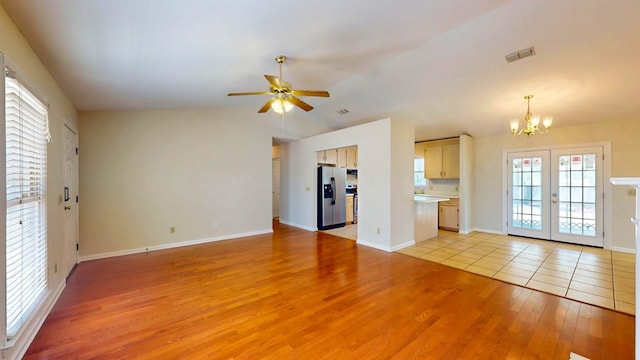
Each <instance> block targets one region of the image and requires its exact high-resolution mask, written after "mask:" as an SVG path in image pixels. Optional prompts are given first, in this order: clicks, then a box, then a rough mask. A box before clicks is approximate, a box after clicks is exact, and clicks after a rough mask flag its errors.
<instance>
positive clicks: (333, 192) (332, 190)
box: [331, 176, 336, 205]
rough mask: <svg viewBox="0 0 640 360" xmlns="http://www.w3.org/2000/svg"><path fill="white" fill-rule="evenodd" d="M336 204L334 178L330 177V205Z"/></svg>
mask: <svg viewBox="0 0 640 360" xmlns="http://www.w3.org/2000/svg"><path fill="white" fill-rule="evenodd" d="M335 204H336V178H334V177H333V176H332V177H331V205H335Z"/></svg>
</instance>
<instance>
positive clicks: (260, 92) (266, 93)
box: [227, 91, 272, 96]
mask: <svg viewBox="0 0 640 360" xmlns="http://www.w3.org/2000/svg"><path fill="white" fill-rule="evenodd" d="M227 95H228V96H240V95H272V93H271V92H269V91H249V92H239V93H228V94H227Z"/></svg>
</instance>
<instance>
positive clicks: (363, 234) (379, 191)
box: [280, 119, 414, 251]
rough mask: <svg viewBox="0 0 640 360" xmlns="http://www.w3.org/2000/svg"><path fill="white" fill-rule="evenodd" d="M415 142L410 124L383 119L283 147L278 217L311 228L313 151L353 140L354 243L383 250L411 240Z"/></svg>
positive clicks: (313, 222) (313, 221) (314, 188)
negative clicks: (355, 173)
mask: <svg viewBox="0 0 640 360" xmlns="http://www.w3.org/2000/svg"><path fill="white" fill-rule="evenodd" d="M413 143H414V137H413V125H412V124H409V123H406V122H402V121H399V120H392V119H383V120H379V121H375V122H371V123H367V124H363V125H358V126H354V127H351V128H347V129H342V130H337V131H333V132H330V133H326V134H322V135H317V136H313V137H310V138H306V139H303V140H300V141H297V142H292V143H289V144H287V145H286V146H283V147H282V151H281V152H280V158H281V168H282V177H283V179H282V188H281V202H280V205H281V211H280V221H281V222H283V223H285V224H290V225H294V226H298V227H301V228H304V229H308V230H312V231H313V230H315V229H316V228H317V224H316V201H317V199H316V191H317V184H316V161H317V157H316V151H320V150H325V149H333V148H338V147H343V146H351V145H357V146H358V201H359V209H358V243H361V244H365V245H368V246H373V247H376V248H379V249H383V250H386V251H391V250H393V249H396V248H400V247H403V246H407V245H408V244H411V243H413V146H414V145H413ZM378 229H380V233H379V234H378V231H377V230H378Z"/></svg>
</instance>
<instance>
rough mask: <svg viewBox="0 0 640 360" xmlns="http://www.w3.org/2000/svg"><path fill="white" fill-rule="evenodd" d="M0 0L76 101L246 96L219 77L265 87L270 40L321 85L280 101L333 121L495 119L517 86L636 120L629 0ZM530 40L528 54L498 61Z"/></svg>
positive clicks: (127, 105)
mask: <svg viewBox="0 0 640 360" xmlns="http://www.w3.org/2000/svg"><path fill="white" fill-rule="evenodd" d="M0 4H1V5H2V6H3V7H4V8H5V10H6V11H7V13H8V14H9V16H10V17H11V18H12V19H13V20H14V21H15V23H16V24H17V26H18V28H19V29H20V30H21V31H22V33H23V34H24V36H25V37H26V38H27V40H28V41H29V43H30V44H31V45H32V46H33V48H34V49H35V51H36V53H37V54H38V56H39V57H40V58H41V59H42V62H43V63H44V64H45V65H46V67H47V68H48V69H49V71H50V72H51V74H52V75H53V77H54V78H55V79H56V80H57V81H58V83H59V84H60V85H61V87H62V88H63V90H64V91H65V92H66V93H67V94H68V95H69V96H70V98H71V100H72V102H73V104H74V105H75V106H76V108H77V109H78V110H80V111H85V110H119V109H162V108H216V107H238V108H249V109H252V110H255V111H257V110H258V109H259V108H260V107H261V106H262V104H263V103H264V102H265V101H266V100H267V99H268V98H267V97H265V96H253V97H252V96H247V97H228V96H227V93H228V92H241V91H266V90H268V84H267V82H266V80H265V79H264V77H263V75H264V74H272V75H277V74H278V66H277V64H276V63H275V61H274V57H275V56H277V55H281V54H282V55H286V56H287V57H288V58H289V60H288V61H287V63H286V64H285V65H284V69H283V71H284V78H285V80H288V81H290V82H291V83H292V84H293V87H294V88H297V89H305V90H328V91H329V92H330V93H331V97H330V98H328V99H325V98H314V97H305V98H304V100H305V101H307V102H308V103H310V104H311V105H313V106H314V107H315V109H314V110H312V111H311V112H309V113H304V112H303V111H301V110H300V109H295V110H294V114H288V115H287V116H289V118H292V119H294V120H295V119H296V117H298V118H305V119H311V120H313V121H316V122H319V123H322V124H324V125H326V126H328V127H330V128H333V129H338V128H344V127H348V126H353V125H356V124H359V123H363V122H367V121H371V120H377V119H380V118H383V117H392V118H399V119H405V120H409V121H412V122H414V123H415V124H416V139H418V140H426V139H436V138H443V137H450V136H456V135H460V134H463V133H467V134H470V135H472V136H483V135H493V134H501V133H508V132H509V124H508V122H509V120H510V119H512V118H523V117H524V113H525V112H526V101H525V100H524V99H523V97H524V96H525V95H527V94H533V95H535V97H534V98H533V100H532V104H531V107H532V110H533V112H534V113H540V114H541V115H553V116H554V126H556V127H561V126H567V125H574V124H578V123H585V122H599V121H607V120H613V119H634V120H638V121H640V117H639V116H638V113H639V110H640V105H639V104H640V102H639V101H638V99H637V97H638V94H640V21H639V20H638V18H639V17H640V1H638V0H615V1H611V0H519V1H507V0H447V1H436V0H393V1H391V0H383V1H375V2H374V1H370V0H367V1H365V0H351V1H344V0H324V1H310V0H309V1H305V0H297V1H293V0H282V1H279V2H272V1H271V2H270V1H261V0H215V1H214V0H182V1H177V0H108V1H107V0H82V1H81V0H0ZM530 46H534V47H535V50H536V53H537V55H536V56H534V57H529V58H525V59H522V60H520V61H517V62H513V63H507V62H506V61H505V58H504V56H505V55H506V54H508V53H511V52H514V51H517V50H520V49H524V48H527V47H530ZM0 51H1V49H0ZM343 108H346V109H348V110H349V111H350V112H349V113H348V114H346V115H339V114H337V113H336V111H337V110H339V109H343ZM263 116H265V117H275V116H276V114H274V113H273V112H271V111H270V112H268V113H267V114H264V115H263Z"/></svg>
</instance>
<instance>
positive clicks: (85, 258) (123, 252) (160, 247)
mask: <svg viewBox="0 0 640 360" xmlns="http://www.w3.org/2000/svg"><path fill="white" fill-rule="evenodd" d="M272 232H273V229H267V230H259V231H251V232H246V233H238V234H231V235H223V236H216V237H212V238H206V239H198V240H188V241H181V242H177V243H170V244H162V245H155V246H148V247H143V248H136V249H128V250H119V251H112V252H107V253H100V254H93V255H86V256H80V258H79V262H82V261H90V260H97V259H106V258H110V257H115V256H124V255H132V254H140V253H144V252H149V251H157V250H166V249H173V248H177V247H183V246H191V245H199V244H206V243H210V242H215V241H222V240H230V239H236V238H241V237H246V236H254V235H263V234H269V233H272Z"/></svg>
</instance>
